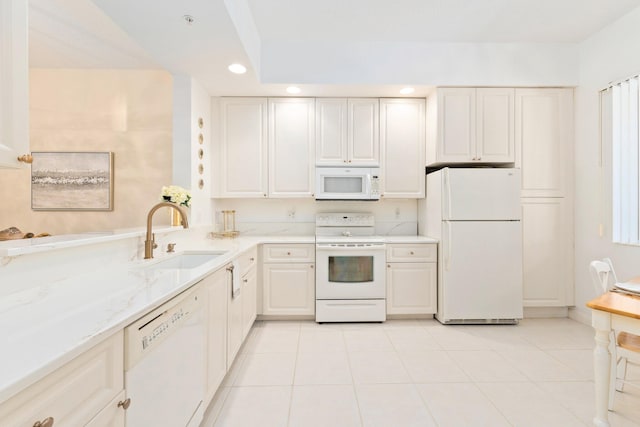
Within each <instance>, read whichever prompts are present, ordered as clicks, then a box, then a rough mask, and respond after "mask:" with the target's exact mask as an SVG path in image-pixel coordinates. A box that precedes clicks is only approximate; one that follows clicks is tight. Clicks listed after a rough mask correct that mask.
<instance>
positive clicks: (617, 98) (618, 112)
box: [600, 76, 640, 245]
mask: <svg viewBox="0 0 640 427" xmlns="http://www.w3.org/2000/svg"><path fill="white" fill-rule="evenodd" d="M638 86H639V85H638V76H635V77H632V78H630V79H627V80H624V81H621V82H619V83H615V84H612V85H611V86H610V87H608V88H607V89H605V90H603V91H602V92H601V93H600V103H601V114H602V139H603V141H602V143H603V146H605V147H606V146H611V148H612V165H611V167H612V174H613V175H612V187H613V188H612V202H613V206H612V208H613V211H612V220H613V224H612V226H613V229H612V234H613V241H614V242H616V243H624V244H634V245H638V244H640V235H639V233H638V232H639V229H640V214H639V211H640V206H639V201H640V175H639V173H638V172H639V169H640V167H639V164H640V157H639V155H640V150H639V145H640V144H639V132H638V129H639V127H638V125H639V123H640V120H639V119H640V116H639V114H640V112H639V108H638V98H639V97H638Z"/></svg>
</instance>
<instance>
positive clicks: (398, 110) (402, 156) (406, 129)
mask: <svg viewBox="0 0 640 427" xmlns="http://www.w3.org/2000/svg"><path fill="white" fill-rule="evenodd" d="M424 150H425V101H424V99H415V98H402V99H391V98H388V99H381V100H380V151H381V156H380V157H381V173H382V185H381V195H382V197H385V198H405V199H411V198H422V197H424V181H425V164H424V158H425V152H424Z"/></svg>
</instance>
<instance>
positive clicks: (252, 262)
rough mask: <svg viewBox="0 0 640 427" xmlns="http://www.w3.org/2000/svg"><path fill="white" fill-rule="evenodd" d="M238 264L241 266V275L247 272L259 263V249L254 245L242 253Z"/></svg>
mask: <svg viewBox="0 0 640 427" xmlns="http://www.w3.org/2000/svg"><path fill="white" fill-rule="evenodd" d="M237 264H238V266H239V268H240V277H242V276H244V275H245V274H247V272H248V271H249V270H251V269H252V268H254V267H255V266H256V265H257V264H258V249H257V248H255V247H254V248H252V249H249V250H248V251H245V252H243V253H242V254H240V255H239V256H238V258H237Z"/></svg>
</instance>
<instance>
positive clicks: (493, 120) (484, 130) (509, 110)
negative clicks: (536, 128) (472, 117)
mask: <svg viewBox="0 0 640 427" xmlns="http://www.w3.org/2000/svg"><path fill="white" fill-rule="evenodd" d="M514 95H515V90H514V89H510V88H483V89H476V161H479V162H483V163H513V162H515V160H516V153H515V131H514V104H513V98H514Z"/></svg>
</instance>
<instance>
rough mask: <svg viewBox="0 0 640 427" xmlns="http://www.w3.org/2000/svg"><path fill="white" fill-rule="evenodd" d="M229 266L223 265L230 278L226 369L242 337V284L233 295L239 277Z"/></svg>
mask: <svg viewBox="0 0 640 427" xmlns="http://www.w3.org/2000/svg"><path fill="white" fill-rule="evenodd" d="M231 267H232V264H229V265H228V266H227V267H225V269H226V271H228V272H229V274H230V275H231V280H229V286H228V287H227V310H228V312H227V369H229V368H230V367H231V365H232V364H233V361H234V359H235V358H236V355H237V354H238V350H240V346H241V345H242V340H243V339H244V336H243V334H242V297H243V295H242V285H241V284H240V293H239V294H237V295H235V296H234V295H233V285H234V280H240V278H239V277H238V276H239V275H238V274H235V275H234V274H233V269H232V268H231ZM234 276H235V277H234Z"/></svg>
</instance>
